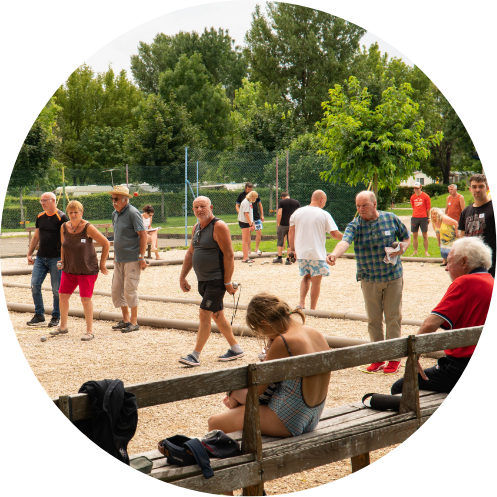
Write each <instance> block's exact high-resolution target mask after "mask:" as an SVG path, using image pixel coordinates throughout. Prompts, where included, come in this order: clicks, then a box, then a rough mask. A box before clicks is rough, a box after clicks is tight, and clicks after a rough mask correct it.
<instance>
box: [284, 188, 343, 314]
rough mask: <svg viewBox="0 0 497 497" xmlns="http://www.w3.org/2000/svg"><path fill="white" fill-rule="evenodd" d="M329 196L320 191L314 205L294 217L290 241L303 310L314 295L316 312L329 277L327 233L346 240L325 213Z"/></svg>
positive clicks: (301, 209) (312, 198)
mask: <svg viewBox="0 0 497 497" xmlns="http://www.w3.org/2000/svg"><path fill="white" fill-rule="evenodd" d="M326 200H327V199H326V193H324V192H323V191H322V190H316V191H315V192H314V193H313V194H312V197H311V203H310V204H309V205H307V206H306V207H301V208H300V209H297V210H296V211H295V212H294V213H293V214H292V216H291V217H290V230H289V231H288V239H289V241H290V250H291V251H292V252H293V253H294V256H295V258H296V259H297V260H298V263H299V271H300V276H302V281H301V283H300V301H299V307H301V308H302V309H305V299H306V297H307V293H308V292H309V289H310V291H311V309H315V308H316V305H317V303H318V299H319V294H320V292H321V280H322V279H323V276H329V274H330V270H329V268H328V264H327V263H326V233H330V235H331V236H332V237H333V238H334V239H335V240H341V239H342V236H343V235H342V233H340V231H338V227H337V225H336V224H335V221H334V220H333V218H332V217H331V215H330V213H329V212H326V211H325V210H323V207H324V206H325V205H326Z"/></svg>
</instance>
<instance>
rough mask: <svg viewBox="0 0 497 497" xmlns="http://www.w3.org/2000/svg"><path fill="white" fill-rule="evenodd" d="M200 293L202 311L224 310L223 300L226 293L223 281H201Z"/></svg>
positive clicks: (199, 283) (199, 284)
mask: <svg viewBox="0 0 497 497" xmlns="http://www.w3.org/2000/svg"><path fill="white" fill-rule="evenodd" d="M198 293H200V295H201V296H202V303H201V304H200V309H203V310H204V311H211V312H218V311H222V310H223V299H224V294H225V293H226V286H225V285H224V281H223V280H210V281H199V282H198Z"/></svg>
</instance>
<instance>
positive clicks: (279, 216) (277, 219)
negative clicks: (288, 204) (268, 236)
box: [276, 207, 283, 226]
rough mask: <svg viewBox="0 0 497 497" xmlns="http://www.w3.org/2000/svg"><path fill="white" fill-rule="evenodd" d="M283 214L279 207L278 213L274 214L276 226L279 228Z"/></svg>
mask: <svg viewBox="0 0 497 497" xmlns="http://www.w3.org/2000/svg"><path fill="white" fill-rule="evenodd" d="M282 214H283V209H282V208H281V207H280V208H279V209H278V212H277V213H276V226H279V225H280V223H281V216H282Z"/></svg>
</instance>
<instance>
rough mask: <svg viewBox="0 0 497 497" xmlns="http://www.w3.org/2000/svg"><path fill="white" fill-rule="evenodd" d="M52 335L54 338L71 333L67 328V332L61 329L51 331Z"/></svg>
mask: <svg viewBox="0 0 497 497" xmlns="http://www.w3.org/2000/svg"><path fill="white" fill-rule="evenodd" d="M49 333H50V335H52V336H53V337H55V336H57V335H65V334H66V333H69V328H66V329H65V330H61V329H60V328H57V329H55V330H52V331H49Z"/></svg>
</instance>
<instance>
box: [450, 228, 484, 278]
mask: <svg viewBox="0 0 497 497" xmlns="http://www.w3.org/2000/svg"><path fill="white" fill-rule="evenodd" d="M451 252H452V253H453V257H454V259H455V260H460V259H461V258H463V257H466V258H467V259H468V268H469V270H470V271H472V270H473V269H476V268H477V267H484V268H485V269H490V267H491V266H492V249H491V248H490V247H489V246H488V245H487V244H486V243H484V242H483V240H482V239H481V238H478V237H476V236H466V237H464V238H459V239H458V240H456V241H455V242H454V243H453V245H452V249H451Z"/></svg>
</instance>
